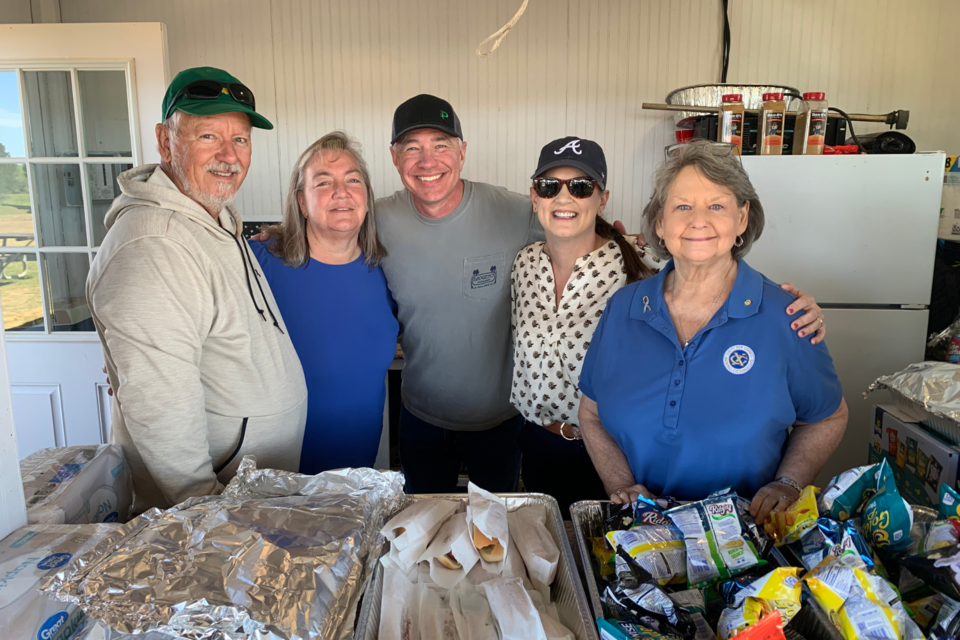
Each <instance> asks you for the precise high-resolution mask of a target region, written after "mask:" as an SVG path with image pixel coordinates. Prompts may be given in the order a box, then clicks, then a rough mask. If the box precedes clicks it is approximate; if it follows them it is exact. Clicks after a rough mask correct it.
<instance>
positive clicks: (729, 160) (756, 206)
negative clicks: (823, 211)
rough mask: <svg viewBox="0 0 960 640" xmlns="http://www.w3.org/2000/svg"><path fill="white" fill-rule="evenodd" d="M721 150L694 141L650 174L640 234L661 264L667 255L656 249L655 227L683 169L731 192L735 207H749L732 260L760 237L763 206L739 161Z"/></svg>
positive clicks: (657, 238)
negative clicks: (651, 177) (651, 187)
mask: <svg viewBox="0 0 960 640" xmlns="http://www.w3.org/2000/svg"><path fill="white" fill-rule="evenodd" d="M721 149H724V147H722V146H720V145H717V144H716V143H713V142H710V141H708V140H694V141H693V142H690V143H689V144H685V145H683V147H681V150H680V154H679V155H677V156H675V157H673V158H670V159H669V160H667V161H666V162H665V163H663V165H662V166H661V167H660V168H659V169H657V171H656V173H654V174H653V193H652V194H651V196H650V202H648V203H647V206H645V207H644V208H643V217H642V219H641V222H640V230H641V233H642V234H643V237H644V238H645V239H646V240H647V242H648V243H649V246H648V247H647V250H649V251H650V252H651V253H653V255H655V256H656V257H658V258H660V259H661V260H669V259H670V258H671V255H670V252H669V251H667V248H666V247H662V246H660V237H659V236H658V235H657V223H658V222H660V220H661V219H662V218H663V207H664V205H665V204H666V201H667V193H668V192H669V191H670V187H671V186H672V185H673V181H674V180H676V178H677V175H678V174H679V173H680V171H681V170H683V169H684V168H685V167H694V168H696V169H697V171H699V172H700V173H701V174H703V177H705V178H706V179H707V180H709V181H710V182H712V183H714V184H716V185H719V186H721V187H723V188H725V189H729V190H730V191H732V192H733V196H734V197H735V198H736V200H737V206H738V207H742V206H744V205H745V204H746V203H748V202H749V203H750V211H749V213H748V214H747V215H748V217H747V229H746V230H745V231H744V232H743V234H742V235H741V237H742V238H743V244H742V245H741V246H739V247H738V246H736V245H734V247H733V250H732V254H733V259H734V260H738V259H739V258H742V257H743V256H745V255H747V252H749V251H750V247H751V246H753V243H754V242H756V241H757V240H758V239H759V238H760V234H761V233H763V223H764V217H763V205H761V204H760V198H759V197H757V191H756V190H755V189H754V188H753V184H752V183H751V182H750V177H749V176H748V175H747V172H746V170H744V168H743V164H741V162H740V158H739V157H738V156H735V155H733V154H732V153H725V152H718V150H721Z"/></svg>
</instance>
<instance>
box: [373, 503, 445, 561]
mask: <svg viewBox="0 0 960 640" xmlns="http://www.w3.org/2000/svg"><path fill="white" fill-rule="evenodd" d="M459 506H460V505H459V503H458V502H454V501H453V500H420V501H418V502H414V503H413V504H412V505H410V506H409V507H407V508H406V509H404V510H403V511H401V512H400V513H398V514H397V515H396V516H394V517H393V518H392V519H391V520H390V521H389V522H388V523H387V524H385V525H384V527H383V529H382V530H381V531H380V532H381V533H382V534H383V536H384V537H385V538H386V539H387V540H389V541H390V555H391V556H392V557H393V559H394V560H395V561H396V562H397V564H398V565H400V567H401V568H402V569H403V570H405V571H406V570H408V569H410V568H411V567H412V566H413V565H415V564H416V563H417V561H418V560H419V559H420V556H421V555H423V552H424V551H426V549H427V546H428V545H429V544H430V541H431V540H432V539H433V536H434V535H436V533H437V531H439V530H440V527H441V525H443V523H444V521H445V520H446V519H447V518H449V517H450V516H451V515H452V514H453V513H455V512H456V510H457V508H458V507H459Z"/></svg>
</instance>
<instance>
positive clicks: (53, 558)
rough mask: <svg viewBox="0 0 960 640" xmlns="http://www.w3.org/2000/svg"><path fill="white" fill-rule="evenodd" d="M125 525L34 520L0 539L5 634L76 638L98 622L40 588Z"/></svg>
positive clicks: (44, 639)
mask: <svg viewBox="0 0 960 640" xmlns="http://www.w3.org/2000/svg"><path fill="white" fill-rule="evenodd" d="M118 528H119V527H118V526H117V525H112V524H84V525H62V524H61V525H57V524H34V525H28V526H26V527H23V528H21V529H17V530H16V531H14V532H13V533H11V534H10V535H9V536H7V537H6V538H4V539H3V540H2V541H0V629H2V630H3V635H2V637H3V638H5V639H6V638H18V639H19V638H24V639H29V640H34V638H36V639H38V640H72V639H73V638H78V637H80V636H81V635H82V634H86V632H87V631H88V630H89V629H88V628H92V627H93V623H92V621H90V620H88V619H87V616H86V615H85V614H84V613H83V611H82V610H81V609H80V608H79V607H77V606H76V605H73V604H69V603H66V602H60V601H58V600H55V599H53V598H50V597H49V596H45V595H43V594H41V593H40V592H39V591H38V588H39V587H40V583H41V582H42V581H43V580H44V578H45V577H46V576H47V575H49V574H53V573H57V572H58V571H62V570H63V568H64V567H66V566H67V565H69V564H70V563H71V562H72V561H73V559H74V558H76V557H77V556H78V555H80V554H81V553H84V552H86V551H88V550H90V549H91V548H93V547H94V546H95V545H96V544H97V543H98V542H100V541H101V540H103V539H104V538H106V537H107V536H108V535H109V534H110V533H111V532H113V531H116V530H117V529H118Z"/></svg>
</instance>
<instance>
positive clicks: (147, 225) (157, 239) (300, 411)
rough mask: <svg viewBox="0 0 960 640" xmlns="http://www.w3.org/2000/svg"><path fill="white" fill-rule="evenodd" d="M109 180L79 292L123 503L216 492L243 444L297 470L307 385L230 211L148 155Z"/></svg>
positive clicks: (143, 505)
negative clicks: (127, 489) (94, 345)
mask: <svg viewBox="0 0 960 640" xmlns="http://www.w3.org/2000/svg"><path fill="white" fill-rule="evenodd" d="M119 183H120V189H121V191H122V192H123V193H122V195H121V196H120V197H118V198H117V199H116V200H115V201H114V203H113V206H112V207H111V208H110V211H109V212H107V216H106V220H105V223H106V226H107V229H108V230H109V232H108V233H107V236H106V238H105V239H104V241H103V244H102V246H101V248H100V250H99V251H98V252H97V256H96V258H95V259H94V261H93V264H92V266H91V268H90V275H89V276H88V277H87V300H88V301H89V304H90V308H91V310H92V312H93V320H94V322H95V323H96V327H97V333H98V334H99V335H100V342H101V343H102V344H103V353H104V356H105V358H106V363H107V371H108V373H109V376H110V383H111V386H112V387H113V392H114V396H113V414H112V417H113V426H112V431H113V434H112V437H111V440H112V441H113V442H114V443H116V444H119V445H121V446H123V450H124V453H125V454H126V456H127V461H128V463H129V464H130V467H131V470H132V472H133V482H134V491H135V493H136V504H135V508H136V509H137V511H138V512H139V511H143V510H145V509H148V508H150V507H168V506H171V505H174V504H177V503H179V502H182V501H183V500H185V499H186V498H189V497H191V496H199V495H207V494H213V493H217V492H219V491H220V490H221V489H222V488H223V484H224V483H226V482H228V481H229V479H230V478H231V477H232V476H233V474H234V473H235V472H236V468H237V465H239V463H240V460H241V458H242V457H243V456H244V455H246V454H254V455H256V457H257V465H258V466H259V467H261V468H275V469H286V470H290V471H296V470H297V467H298V466H299V464H300V446H301V444H302V442H303V428H304V422H305V420H306V414H307V388H306V384H305V382H304V378H303V370H302V369H301V368H300V360H299V359H298V358H297V354H296V352H295V351H294V348H293V344H292V343H291V342H290V338H289V336H288V335H287V332H286V331H287V330H286V326H285V325H284V324H283V319H282V318H281V317H280V312H279V310H278V309H277V303H276V302H275V301H274V299H273V294H272V293H271V292H270V285H268V284H267V281H266V279H265V278H264V277H263V275H262V274H261V273H260V269H259V265H258V264H257V260H256V259H255V258H254V257H253V256H252V254H251V252H250V249H249V247H248V246H247V243H246V241H245V240H244V239H243V237H242V236H241V235H240V232H241V229H242V223H241V220H240V216H239V215H237V213H236V211H235V210H234V208H233V207H232V206H231V205H228V206H226V207H225V208H224V209H223V211H222V212H221V213H220V220H219V222H220V224H219V225H218V224H217V222H216V221H214V219H213V217H212V216H211V215H210V214H209V213H207V211H206V210H204V209H203V207H201V206H200V205H199V204H197V203H196V202H194V201H193V200H191V199H190V198H188V197H187V196H185V195H183V194H182V193H181V192H180V191H179V190H178V189H177V187H176V185H175V184H174V183H173V182H172V181H171V180H170V178H169V177H168V176H167V175H166V174H165V173H164V172H163V170H162V169H160V167H159V166H157V165H144V166H142V167H136V168H134V169H131V170H129V171H126V172H124V173H123V174H121V175H120V178H119Z"/></svg>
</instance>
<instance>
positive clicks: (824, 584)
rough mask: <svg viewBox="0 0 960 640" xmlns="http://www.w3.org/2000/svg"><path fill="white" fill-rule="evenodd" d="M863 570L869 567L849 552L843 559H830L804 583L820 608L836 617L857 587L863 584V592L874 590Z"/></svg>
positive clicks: (814, 569) (810, 574)
mask: <svg viewBox="0 0 960 640" xmlns="http://www.w3.org/2000/svg"><path fill="white" fill-rule="evenodd" d="M862 568H865V565H864V564H863V561H862V560H860V557H859V556H858V555H856V554H855V553H853V552H852V551H847V552H845V553H842V554H840V555H839V556H829V557H828V558H827V559H825V560H824V561H823V562H821V563H820V564H819V565H817V566H816V567H814V568H813V570H811V571H810V572H809V573H807V574H806V575H805V576H803V582H805V583H806V584H807V587H808V588H809V589H810V593H812V594H813V599H814V600H816V601H817V604H819V605H820V608H821V609H822V610H823V611H824V612H825V613H826V614H827V615H829V616H830V617H831V618H834V617H835V616H836V615H837V613H838V612H839V611H840V609H841V608H842V607H843V603H844V602H845V601H846V600H847V598H848V597H849V596H850V591H851V590H852V589H853V588H854V586H855V585H857V584H858V583H859V586H860V588H861V590H866V589H869V590H870V591H871V592H872V591H873V585H872V584H871V583H870V582H869V580H868V579H867V578H866V576H865V575H864V574H863V573H862V571H861V569H862ZM858 574H859V575H858ZM874 595H875V594H874Z"/></svg>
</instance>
